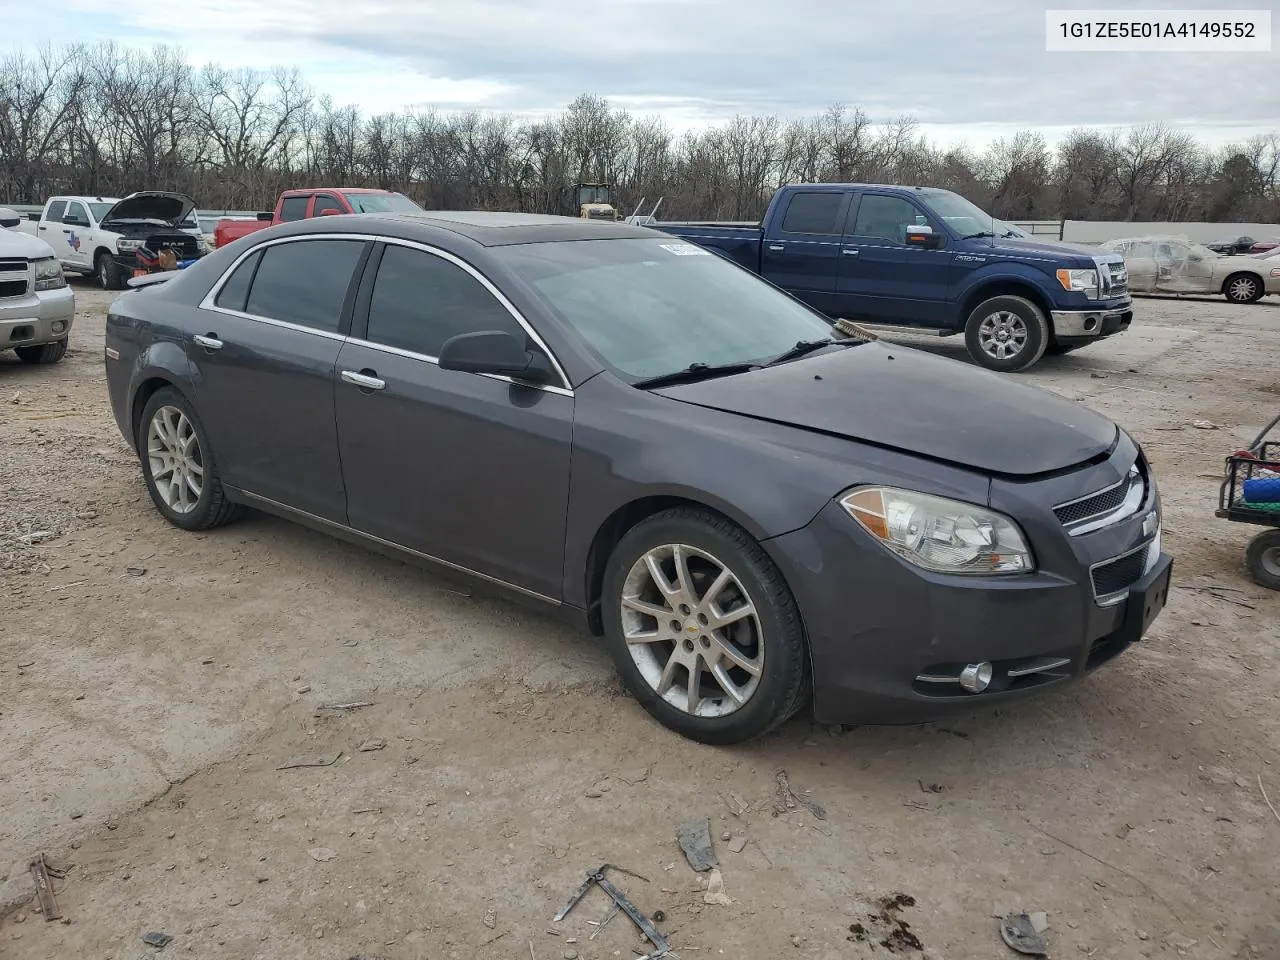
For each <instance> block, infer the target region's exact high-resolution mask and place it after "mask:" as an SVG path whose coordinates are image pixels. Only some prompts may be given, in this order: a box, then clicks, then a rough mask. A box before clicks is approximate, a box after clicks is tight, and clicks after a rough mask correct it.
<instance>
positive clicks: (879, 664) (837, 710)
mask: <svg viewBox="0 0 1280 960" xmlns="http://www.w3.org/2000/svg"><path fill="white" fill-rule="evenodd" d="M1121 447H1122V449H1121V450H1120V451H1118V452H1117V454H1116V458H1115V459H1119V460H1121V461H1123V459H1124V458H1125V457H1126V456H1128V457H1129V458H1130V460H1129V462H1132V457H1133V456H1136V453H1137V451H1136V448H1135V447H1133V445H1132V444H1131V443H1128V444H1121ZM1128 451H1132V452H1131V453H1130V452H1128ZM1108 465H1111V461H1108V464H1104V465H1099V467H1098V468H1089V469H1087V470H1086V471H1082V472H1083V473H1085V474H1087V475H1088V476H1089V477H1090V479H1085V480H1084V481H1081V479H1080V478H1079V477H1074V478H1067V481H1063V480H1062V479H1057V480H1054V481H1048V482H1046V487H1047V488H1048V489H1047V490H1042V491H1040V493H1041V494H1042V496H1043V499H1046V500H1049V501H1050V503H1046V504H1045V505H1044V506H1043V513H1044V514H1047V519H1045V517H1044V516H1041V515H1039V514H1038V513H1037V515H1036V516H1034V517H1028V515H1027V514H1026V513H1025V512H1024V511H1023V510H1010V509H1009V508H1011V507H1013V506H1014V505H1015V504H1014V502H1013V501H1014V500H1015V499H1016V498H1019V497H1023V496H1025V495H1026V494H1027V490H1026V487H1028V486H1033V487H1038V486H1040V485H1038V484H1036V485H1026V484H1023V485H1021V487H1022V488H1023V489H1021V490H1020V491H1018V492H1017V493H1016V494H1011V498H1010V500H1009V501H1008V502H1006V503H1004V504H1000V503H997V502H996V501H997V500H998V499H999V496H1000V495H999V493H998V492H996V491H995V490H994V489H993V496H992V500H993V504H992V505H993V506H994V507H996V509H1004V510H1006V512H1012V513H1014V515H1015V516H1017V517H1018V519H1019V520H1020V522H1022V523H1023V527H1024V530H1025V531H1026V533H1027V535H1028V537H1029V538H1030V541H1031V545H1032V549H1033V550H1034V551H1035V552H1036V557H1037V562H1038V566H1039V569H1038V570H1037V571H1036V572H1035V573H1031V574H1027V575H1020V576H1011V577H963V576H948V575H939V574H933V573H929V572H927V571H924V570H921V569H919V568H916V567H915V566H913V565H911V564H909V563H907V562H906V561H903V560H901V559H899V558H898V557H896V556H894V555H892V554H890V553H889V552H888V551H887V550H885V549H884V548H883V547H882V546H880V544H878V543H876V542H875V541H874V540H873V539H872V538H871V537H870V536H869V535H868V534H866V533H865V532H864V531H863V530H862V529H861V528H859V527H858V526H857V525H856V524H855V523H854V522H853V521H852V520H851V519H850V518H849V517H848V515H847V514H846V513H845V512H844V510H843V509H842V508H841V507H840V506H839V505H838V504H837V503H835V502H832V503H831V504H829V505H828V506H827V507H826V508H824V510H823V511H822V512H821V513H820V514H819V515H818V517H817V518H815V520H814V521H813V522H812V523H810V524H809V525H808V526H807V527H805V528H803V529H802V530H797V531H795V532H793V533H789V534H784V535H783V536H781V537H776V538H774V539H772V540H769V541H766V542H765V546H766V547H767V548H768V549H769V551H770V553H771V555H772V556H773V558H774V560H775V562H777V563H778V565H779V566H780V567H781V569H782V571H783V574H784V576H786V578H787V581H788V583H789V584H790V585H791V586H792V591H793V593H794V595H795V597H796V600H797V602H798V604H799V606H800V613H801V616H802V618H803V620H804V623H805V629H806V631H807V633H808V636H809V641H810V652H811V655H812V669H813V679H814V712H815V715H816V718H817V719H818V720H819V721H821V722H823V723H919V722H925V721H929V720H937V719H941V718H943V717H946V716H948V715H950V714H954V713H956V712H962V711H972V710H974V709H975V708H980V707H983V706H988V705H993V704H999V703H1001V702H1005V701H1008V700H1013V699H1017V698H1020V697H1024V696H1028V695H1031V694H1034V693H1039V692H1043V691H1045V690H1048V689H1051V688H1053V687H1057V686H1060V685H1062V684H1064V683H1067V682H1069V681H1071V680H1073V679H1076V678H1079V677H1081V676H1083V675H1085V674H1087V673H1090V672H1092V671H1093V670H1095V669H1097V668H1098V667H1099V666H1101V665H1102V664H1104V663H1106V662H1107V661H1109V660H1111V659H1112V658H1114V657H1115V656H1117V655H1119V654H1120V653H1122V652H1123V651H1124V650H1126V649H1127V648H1128V647H1130V646H1131V645H1132V644H1133V643H1135V642H1137V641H1138V640H1139V639H1141V637H1142V636H1143V634H1144V633H1145V632H1146V630H1147V628H1148V627H1149V626H1150V623H1151V621H1152V620H1153V619H1154V618H1155V616H1156V615H1158V613H1159V612H1160V610H1161V609H1162V608H1163V606H1164V603H1165V600H1166V598H1167V594H1168V580H1169V574H1170V571H1171V568H1172V558H1170V557H1169V556H1168V555H1167V554H1165V553H1162V552H1161V551H1160V547H1159V536H1158V520H1155V519H1154V518H1158V516H1159V498H1158V494H1157V493H1156V491H1155V489H1154V484H1150V485H1149V494H1148V495H1147V498H1146V499H1145V500H1144V502H1143V503H1142V505H1141V506H1140V507H1139V508H1138V509H1137V510H1136V512H1135V513H1133V514H1132V515H1130V516H1129V517H1127V518H1125V519H1123V520H1121V521H1120V522H1117V523H1115V524H1112V525H1110V526H1107V527H1105V528H1099V529H1096V530H1095V531H1092V532H1087V533H1085V534H1084V535H1079V536H1068V534H1067V533H1066V531H1065V530H1064V528H1063V526H1062V524H1061V523H1059V522H1058V520H1057V518H1056V517H1055V516H1054V514H1053V512H1052V509H1051V504H1052V503H1058V504H1061V503H1063V502H1065V501H1067V500H1070V499H1073V496H1072V495H1073V494H1074V495H1075V496H1079V494H1080V493H1088V492H1091V491H1092V490H1096V489H1098V488H1099V487H1101V486H1105V485H1106V484H1105V483H1104V482H1103V481H1104V480H1107V479H1109V475H1108V474H1107V470H1106V469H1104V468H1107V467H1108ZM1123 466H1124V469H1125V470H1127V469H1128V464H1127V463H1124V464H1123ZM1111 469H1112V472H1114V465H1111ZM1069 483H1074V484H1075V485H1076V486H1077V487H1079V486H1083V487H1084V489H1083V490H1076V491H1071V490H1068V489H1067V484H1069ZM995 486H996V485H993V488H994V487H995ZM1064 491H1066V493H1064ZM1153 527H1154V528H1155V529H1153ZM1126 555H1133V556H1134V557H1135V558H1136V563H1137V566H1136V567H1135V568H1134V571H1133V576H1132V578H1129V577H1126V578H1125V582H1124V586H1123V589H1122V590H1120V591H1119V592H1118V593H1117V592H1116V591H1114V590H1111V589H1110V587H1109V586H1107V585H1106V584H1105V583H1104V585H1103V588H1102V589H1104V590H1105V591H1106V594H1105V595H1102V596H1101V600H1100V599H1099V593H1098V590H1099V587H1098V586H1097V584H1098V583H1099V582H1102V581H1101V580H1100V579H1096V578H1097V571H1096V570H1095V569H1091V568H1098V567H1099V565H1101V564H1104V563H1106V562H1108V561H1114V560H1115V558H1117V557H1124V556H1126ZM1144 567H1145V569H1143V568H1144ZM983 662H987V663H990V664H992V667H993V671H992V680H991V683H990V686H988V687H987V688H986V689H985V690H984V691H983V692H981V693H976V694H975V693H967V692H965V690H964V689H962V687H961V686H960V684H959V682H958V681H959V676H960V673H961V671H962V670H963V668H964V667H965V666H966V665H968V664H979V663H983Z"/></svg>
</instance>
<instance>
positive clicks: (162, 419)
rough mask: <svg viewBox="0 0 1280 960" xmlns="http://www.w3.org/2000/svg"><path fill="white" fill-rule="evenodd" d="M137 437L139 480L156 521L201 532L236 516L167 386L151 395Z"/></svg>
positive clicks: (199, 430)
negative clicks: (156, 514) (156, 513)
mask: <svg viewBox="0 0 1280 960" xmlns="http://www.w3.org/2000/svg"><path fill="white" fill-rule="evenodd" d="M138 434H139V436H138V441H139V442H138V450H139V455H140V457H141V459H142V476H143V479H144V480H145V481H146V484H147V492H148V493H149V494H151V500H152V502H153V503H155V505H156V509H157V510H159V511H160V515H161V516H163V517H164V518H165V519H166V520H168V521H169V522H170V523H172V524H173V525H174V526H176V527H181V528H182V529H184V530H207V529H209V528H210V527H217V526H221V525H222V524H224V523H227V522H229V521H231V520H233V519H235V518H236V516H238V515H239V513H240V509H241V508H240V506H239V505H238V504H235V503H232V502H231V501H230V500H228V499H227V496H226V493H225V491H224V490H223V488H222V480H221V478H220V476H219V474H218V466H217V463H216V462H215V461H214V459H213V451H212V450H211V449H210V448H209V438H208V436H207V435H206V434H205V432H204V427H203V425H202V424H201V423H200V418H199V417H198V416H196V412H195V408H194V407H192V405H191V403H190V402H189V401H188V400H187V398H186V397H184V396H183V395H182V394H181V393H179V392H178V391H177V390H175V389H174V388H173V387H162V388H161V389H159V390H157V391H156V392H155V393H154V394H152V395H151V398H150V399H149V400H148V401H147V405H146V406H145V407H143V410H142V420H141V422H140V424H139V426H138Z"/></svg>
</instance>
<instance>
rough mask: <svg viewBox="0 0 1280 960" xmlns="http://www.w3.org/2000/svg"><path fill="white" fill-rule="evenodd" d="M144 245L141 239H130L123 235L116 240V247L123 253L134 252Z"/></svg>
mask: <svg viewBox="0 0 1280 960" xmlns="http://www.w3.org/2000/svg"><path fill="white" fill-rule="evenodd" d="M140 246H142V241H141V240H130V239H128V238H127V237H121V238H120V239H119V240H117V241H116V249H117V250H119V251H120V252H121V253H132V252H133V251H134V250H137V249H138V248H139V247H140Z"/></svg>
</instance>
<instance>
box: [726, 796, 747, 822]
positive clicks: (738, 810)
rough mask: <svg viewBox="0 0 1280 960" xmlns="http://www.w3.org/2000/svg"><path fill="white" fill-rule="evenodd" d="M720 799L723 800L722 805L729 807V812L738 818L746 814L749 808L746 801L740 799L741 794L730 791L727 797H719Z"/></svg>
mask: <svg viewBox="0 0 1280 960" xmlns="http://www.w3.org/2000/svg"><path fill="white" fill-rule="evenodd" d="M720 799H721V801H723V802H724V805H725V806H726V807H728V808H729V812H730V813H732V814H733V815H734V816H735V817H737V818H738V819H739V820H741V819H742V818H743V817H744V816H746V813H747V811H748V810H750V809H751V807H750V805H749V804H748V803H747V801H746V800H744V799H742V796H741V795H740V794H737V793H731V794H729V796H728V797H721V798H720Z"/></svg>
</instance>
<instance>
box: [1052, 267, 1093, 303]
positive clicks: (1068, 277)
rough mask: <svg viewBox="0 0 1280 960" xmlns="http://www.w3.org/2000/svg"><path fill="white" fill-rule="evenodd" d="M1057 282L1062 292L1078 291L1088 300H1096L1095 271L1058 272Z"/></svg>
mask: <svg viewBox="0 0 1280 960" xmlns="http://www.w3.org/2000/svg"><path fill="white" fill-rule="evenodd" d="M1058 282H1059V283H1060V284H1062V289H1063V290H1078V291H1079V292H1081V293H1083V294H1084V295H1085V296H1086V297H1088V298H1089V299H1090V300H1097V299H1098V271H1097V270H1059V271H1058Z"/></svg>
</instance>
